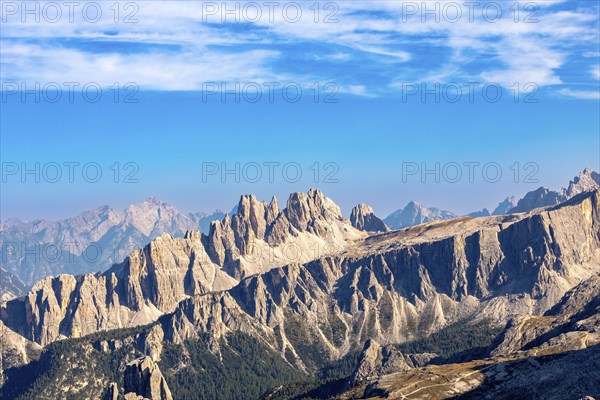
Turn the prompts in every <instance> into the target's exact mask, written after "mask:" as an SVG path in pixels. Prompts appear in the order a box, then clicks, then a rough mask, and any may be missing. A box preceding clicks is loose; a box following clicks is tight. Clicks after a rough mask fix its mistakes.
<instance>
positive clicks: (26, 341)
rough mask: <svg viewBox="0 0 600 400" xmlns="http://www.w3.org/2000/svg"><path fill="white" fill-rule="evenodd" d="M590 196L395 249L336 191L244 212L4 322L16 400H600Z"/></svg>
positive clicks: (36, 302)
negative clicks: (583, 399) (596, 399)
mask: <svg viewBox="0 0 600 400" xmlns="http://www.w3.org/2000/svg"><path fill="white" fill-rule="evenodd" d="M579 182H582V180H581V179H580V180H579ZM576 184H577V183H576ZM573 187H574V186H573ZM576 190H577V189H575V188H574V189H573V190H571V191H570V192H569V191H567V193H570V195H569V194H567V196H568V197H569V198H568V199H566V200H565V201H562V202H561V203H559V204H556V205H549V206H546V207H542V208H535V209H532V210H530V211H526V212H520V213H514V214H505V215H498V216H483V217H477V218H472V217H467V216H465V217H457V218H453V219H449V220H442V221H430V222H427V223H424V224H420V225H416V226H412V227H408V228H404V229H400V230H395V231H389V230H388V229H386V227H385V225H384V224H383V223H382V221H381V220H380V219H379V218H377V217H375V216H374V214H373V212H372V209H370V208H369V207H368V206H364V205H359V206H357V207H356V208H355V209H354V210H353V213H352V216H351V219H350V220H347V219H344V218H343V216H342V214H341V211H340V208H339V207H338V206H337V205H336V204H335V203H334V202H333V201H332V200H331V199H329V198H327V197H326V196H325V195H324V194H323V193H322V192H320V191H319V190H310V191H309V192H308V193H293V194H291V195H290V196H289V198H288V200H287V202H286V204H285V207H284V208H283V209H280V208H279V205H278V201H277V199H275V198H273V199H272V200H271V201H270V202H269V203H266V202H262V201H259V200H257V199H256V197H254V196H242V197H241V198H240V201H239V203H238V206H237V207H236V210H235V212H234V213H233V214H232V215H229V214H227V215H225V216H224V217H223V218H222V219H221V220H217V221H214V222H213V223H211V225H210V230H209V232H208V233H206V234H204V233H201V232H200V231H198V230H197V229H195V230H189V231H187V232H185V233H184V235H183V237H179V238H177V237H173V236H172V235H170V234H168V233H161V234H160V235H158V236H157V237H156V238H155V239H154V240H152V241H151V242H150V243H149V244H147V245H145V246H144V247H143V248H141V249H137V250H134V251H132V252H131V253H130V254H129V255H128V256H127V257H126V258H125V259H124V261H122V262H120V263H117V264H114V265H113V266H112V267H110V268H109V269H107V270H106V271H104V272H94V273H88V274H85V275H76V276H74V275H68V274H62V275H59V276H56V277H47V278H44V279H43V280H41V281H39V282H38V283H36V284H35V285H33V287H32V288H31V289H30V290H29V291H28V292H27V294H26V295H25V296H22V297H19V298H14V299H10V300H8V301H5V302H2V303H0V331H1V332H2V336H1V338H0V340H1V344H2V347H1V352H0V354H1V357H2V377H1V379H2V381H3V383H4V384H3V385H2V387H1V388H0V397H2V398H7V399H12V398H19V399H28V398H74V399H84V398H86V399H87V398H110V399H121V398H125V399H132V398H135V399H138V398H148V399H152V400H154V399H171V398H173V399H188V398H190V399H191V398H194V399H196V398H207V399H210V398H247V399H252V398H269V399H278V398H281V399H284V398H357V397H358V398H376V397H387V398H422V397H423V396H424V397H427V398H450V397H455V396H466V397H464V398H507V399H508V398H514V395H515V394H518V393H530V392H531V391H532V390H540V391H542V390H543V392H541V393H545V394H546V395H545V396H544V398H556V399H558V398H564V396H565V394H568V393H576V394H577V395H578V396H579V395H581V396H598V395H600V393H598V388H600V376H599V375H598V374H597V373H596V372H594V371H596V370H594V365H597V362H598V359H599V357H598V351H597V346H596V344H597V343H598V342H599V340H598V337H597V332H598V321H599V318H598V315H600V313H599V311H600V310H598V306H599V304H598V301H597V299H598V293H599V292H598V290H600V288H599V283H600V281H599V280H598V279H599V278H598V275H599V274H600V190H599V189H597V188H596V189H593V188H592V189H591V190H581V191H579V192H578V193H575V191H576ZM145 226H146V227H149V226H150V224H148V225H145ZM169 226H171V225H169ZM171 227H172V226H171ZM548 357H549V358H548ZM586 371H590V372H586ZM528 377H529V378H528ZM542 377H550V378H548V379H545V378H542ZM532 379H537V380H538V381H539V382H540V384H539V385H538V387H536V386H534V385H531V380H532ZM541 382H543V384H542V383H541ZM564 382H570V384H571V385H573V386H574V388H569V387H567V388H565V387H564ZM581 382H585V383H581ZM486 388H487V389H486ZM523 390H529V392H523ZM569 390H570V392H569ZM511 393H512V395H511ZM469 396H470V397H469ZM486 396H487V397H486ZM577 398H578V397H577Z"/></svg>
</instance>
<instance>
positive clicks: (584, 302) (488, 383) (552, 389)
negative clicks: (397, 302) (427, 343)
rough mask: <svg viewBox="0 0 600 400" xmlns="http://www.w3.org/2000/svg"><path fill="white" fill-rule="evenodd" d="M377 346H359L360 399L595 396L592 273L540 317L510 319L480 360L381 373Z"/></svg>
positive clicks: (595, 283)
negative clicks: (360, 353)
mask: <svg viewBox="0 0 600 400" xmlns="http://www.w3.org/2000/svg"><path fill="white" fill-rule="evenodd" d="M381 350H382V349H381V347H379V346H378V345H377V344H376V343H373V342H367V343H366V344H365V349H364V350H363V353H362V355H361V357H360V359H359V365H358V367H357V369H356V371H355V374H354V375H353V377H354V378H356V379H355V380H354V381H352V383H353V385H352V387H353V389H352V390H354V391H355V392H356V390H357V389H356V387H357V386H360V385H361V383H362V388H364V394H363V395H362V397H361V398H370V397H378V398H387V399H398V400H400V399H408V398H421V397H419V396H423V395H425V396H426V398H435V399H464V400H466V399H473V400H474V399H490V400H492V399H493V400H496V399H507V400H508V399H513V398H544V399H552V400H560V399H565V398H574V399H586V398H598V396H599V395H600V369H599V368H600V276H598V275H594V276H592V277H590V278H589V279H587V280H585V281H583V282H582V283H580V284H579V285H577V286H576V287H575V288H573V289H572V290H570V291H569V292H568V293H567V294H566V295H565V296H564V297H563V298H562V299H561V301H560V302H559V303H558V304H556V305H555V306H554V307H552V309H551V310H549V311H548V312H547V313H546V314H545V315H544V316H521V317H519V318H517V319H515V320H513V321H511V323H510V324H509V325H508V326H507V328H506V329H505V331H504V332H503V333H502V334H501V335H500V336H499V338H498V340H497V341H496V343H495V344H493V345H492V346H491V352H490V353H489V354H487V355H485V356H484V357H486V358H485V359H481V360H473V361H470V362H468V363H462V364H447V365H444V364H436V365H430V366H426V367H424V368H420V369H419V370H411V369H410V368H407V367H405V366H404V367H403V366H402V365H399V367H397V368H388V369H387V370H386V369H385V368H383V369H382V368H381V367H382V366H384V365H385V356H382V351H381ZM378 371H383V373H378ZM370 378H376V379H370ZM365 381H366V382H365ZM359 393H360V390H359ZM354 396H355V397H352V395H351V394H348V395H346V394H342V395H340V396H339V397H338V398H340V399H350V398H356V394H354ZM413 396H414V397H413ZM592 396H593V397H592Z"/></svg>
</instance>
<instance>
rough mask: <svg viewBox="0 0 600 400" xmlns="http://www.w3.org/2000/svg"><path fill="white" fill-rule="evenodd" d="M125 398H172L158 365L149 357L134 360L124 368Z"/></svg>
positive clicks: (150, 399) (171, 399)
mask: <svg viewBox="0 0 600 400" xmlns="http://www.w3.org/2000/svg"><path fill="white" fill-rule="evenodd" d="M124 387H125V399H126V400H130V399H131V400H135V399H148V400H173V397H172V396H171V391H170V390H169V387H168V386H167V382H166V381H165V378H163V375H162V373H161V372H160V369H159V368H158V366H157V365H156V364H155V363H154V361H152V359H151V358H150V357H143V358H140V359H138V360H135V361H133V362H131V363H130V364H128V365H127V367H126V368H125V379H124Z"/></svg>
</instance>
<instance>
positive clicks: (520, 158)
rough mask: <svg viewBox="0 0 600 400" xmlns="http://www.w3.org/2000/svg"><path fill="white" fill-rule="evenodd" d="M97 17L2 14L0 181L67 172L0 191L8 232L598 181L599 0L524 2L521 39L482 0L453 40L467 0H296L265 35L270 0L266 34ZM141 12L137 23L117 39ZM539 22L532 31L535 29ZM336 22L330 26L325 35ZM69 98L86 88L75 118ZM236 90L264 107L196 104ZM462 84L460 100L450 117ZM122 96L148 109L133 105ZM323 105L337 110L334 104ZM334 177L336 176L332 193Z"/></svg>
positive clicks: (449, 201)
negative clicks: (172, 213)
mask: <svg viewBox="0 0 600 400" xmlns="http://www.w3.org/2000/svg"><path fill="white" fill-rule="evenodd" d="M42 4H43V3H42ZM99 4H101V5H102V11H103V14H102V15H103V17H102V18H100V19H99V20H98V21H97V22H96V23H90V22H89V21H86V20H85V19H84V18H82V17H81V14H78V13H77V12H75V14H74V18H73V22H70V21H69V20H68V18H67V16H66V14H65V11H66V10H62V11H63V17H62V18H61V19H60V20H59V21H58V22H57V23H49V22H48V19H50V18H51V17H52V15H51V14H45V15H44V14H42V16H41V20H40V22H39V23H36V22H35V21H33V20H32V18H31V16H27V17H28V18H29V19H28V20H26V21H25V23H23V22H22V21H21V17H22V16H23V15H22V10H14V9H7V8H6V7H5V5H3V6H2V7H3V15H2V18H5V19H6V20H3V21H2V22H3V26H2V32H1V49H2V50H1V51H2V57H1V61H0V64H1V68H2V74H1V75H2V89H3V92H2V95H3V97H2V100H1V101H2V103H1V106H2V111H1V121H0V128H1V129H2V135H1V147H2V149H1V156H2V163H3V172H4V174H5V175H6V173H7V168H11V167H12V166H14V165H17V166H18V167H19V168H21V167H22V166H26V167H28V168H35V165H36V163H40V168H43V167H44V166H48V165H50V164H49V163H53V162H55V163H58V164H59V165H61V166H62V172H63V179H60V180H59V181H58V182H56V183H52V182H49V181H48V180H45V179H44V177H42V178H41V179H40V182H39V183H37V182H35V180H34V179H33V176H32V175H28V176H26V177H25V178H26V179H24V180H23V179H21V177H20V176H19V173H17V174H16V175H6V176H4V178H5V179H4V181H3V183H2V192H1V193H0V196H1V206H2V207H1V211H2V216H1V218H2V219H6V218H10V217H21V218H26V219H32V218H42V217H43V218H59V217H64V216H68V215H73V214H75V213H77V212H80V211H83V210H85V209H89V208H93V207H96V206H99V205H102V204H109V205H112V206H114V207H117V208H123V207H124V206H125V205H127V204H130V203H134V202H139V201H141V200H143V199H145V198H147V197H149V196H152V195H155V196H158V197H160V198H161V199H163V200H165V201H168V202H171V203H173V204H175V205H176V206H178V207H179V208H180V209H182V210H184V211H199V210H207V211H208V210H212V209H214V208H222V209H228V208H230V207H231V206H232V205H233V204H235V203H236V202H237V199H238V197H239V195H240V194H242V193H255V194H257V195H258V196H259V197H260V198H263V199H269V198H270V197H271V195H277V196H278V197H279V198H280V199H282V198H286V197H287V194H288V193H289V192H292V191H300V190H301V191H304V190H307V189H308V188H309V187H313V186H317V187H320V188H321V189H322V190H323V191H324V192H325V193H326V194H327V195H328V196H330V197H332V198H333V199H334V200H335V201H336V202H338V204H340V205H341V206H342V208H343V210H344V211H345V213H346V214H347V213H348V212H349V209H350V208H351V207H352V206H353V205H354V204H356V203H358V202H366V203H369V204H371V205H372V206H373V207H374V208H375V211H376V212H377V213H378V214H381V215H384V216H385V215H387V214H388V213H389V212H391V211H393V210H395V209H397V208H399V207H402V206H404V205H405V204H406V202H408V201H409V200H415V201H419V202H422V203H425V204H428V205H431V206H436V207H439V208H444V209H449V210H451V211H454V212H457V213H467V212H470V211H474V210H477V209H481V208H482V207H488V208H493V207H494V206H495V205H496V204H497V203H498V202H499V201H501V200H502V199H503V198H504V197H506V196H507V195H512V194H514V195H517V196H520V195H522V194H524V193H525V192H527V191H528V190H532V189H535V188H537V187H539V186H542V185H543V186H547V187H551V188H555V189H558V188H560V187H561V186H565V185H567V184H568V181H569V179H571V178H572V177H573V176H574V175H576V174H577V173H578V172H579V171H580V170H581V169H583V168H584V167H586V166H590V167H593V168H595V169H599V163H600V155H599V152H600V138H599V132H600V122H599V121H600V99H599V93H600V92H599V84H600V80H599V79H600V70H599V68H600V67H599V64H600V48H599V37H598V29H599V27H598V15H599V7H598V3H597V2H583V1H581V2H571V1H570V2H566V1H565V2H562V1H544V2H532V4H533V8H529V9H524V8H523V9H521V10H520V13H519V21H518V22H515V14H514V10H511V9H509V7H510V6H511V5H513V2H481V6H480V8H476V9H475V10H474V14H473V15H474V18H473V21H470V20H469V18H468V16H467V15H463V16H462V17H461V18H460V19H458V20H457V21H456V22H454V23H453V22H451V21H450V18H451V15H450V14H443V12H444V11H443V10H450V8H448V7H452V4H458V5H461V4H463V3H462V2H457V3H455V2H447V1H446V2H437V3H436V2H429V3H428V4H433V5H431V7H435V4H438V7H439V8H438V10H439V13H438V15H439V18H440V22H436V21H435V20H434V16H432V15H424V13H423V10H415V9H414V8H411V7H412V6H413V5H415V4H416V5H417V6H418V7H420V4H421V2H416V3H410V2H404V3H403V2H392V1H386V2H381V1H364V2H363V1H352V2H350V1H343V2H334V3H332V4H333V5H329V6H327V7H328V8H327V9H325V5H326V4H327V2H320V3H318V4H319V7H320V13H319V17H318V22H315V21H314V17H315V15H314V9H309V7H310V6H312V5H313V2H303V3H301V5H302V12H303V14H302V18H300V20H299V21H298V22H296V23H291V22H289V20H290V18H289V17H290V15H289V14H288V15H287V19H288V20H286V18H283V15H282V14H281V10H280V9H276V10H275V11H274V13H273V20H272V21H271V20H269V18H268V15H267V12H266V11H267V8H266V7H265V6H264V3H262V2H257V3H255V4H258V5H259V6H260V5H263V7H262V11H263V15H262V17H261V18H259V19H258V21H256V22H249V21H248V20H247V19H248V18H244V17H243V16H238V21H237V22H235V21H231V16H230V20H228V22H225V23H223V22H222V18H223V16H222V15H221V14H219V13H218V12H222V11H223V10H222V9H220V10H217V11H218V12H214V13H213V12H212V11H215V10H214V9H210V10H211V13H208V10H209V9H207V8H206V7H207V5H208V4H209V3H206V2H205V3H201V2H189V1H186V2H183V1H152V2H137V3H134V4H135V7H134V8H129V9H125V5H126V4H127V2H123V3H119V7H121V8H122V9H120V14H119V22H117V23H115V21H114V15H113V14H112V13H113V10H112V9H109V7H110V6H111V5H112V4H113V2H99ZM210 4H217V5H221V2H218V3H210ZM240 4H241V6H240V7H243V5H244V4H245V3H244V2H240ZM280 4H281V7H283V6H284V5H286V4H291V3H286V2H281V3H280ZM520 4H521V6H522V7H524V4H525V3H520ZM496 5H502V7H503V8H502V17H501V18H498V20H497V21H496V22H493V23H492V22H490V20H489V19H490V18H489V17H490V15H491V16H492V17H493V16H494V14H493V13H491V14H486V16H487V17H488V20H486V19H485V18H484V17H483V14H482V12H483V7H487V8H486V9H488V10H492V11H493V10H495V8H494V7H496ZM228 6H229V7H231V8H233V7H235V5H234V4H233V3H230V4H229V5H228ZM128 7H131V6H128ZM445 7H446V8H445ZM40 10H41V9H40ZM131 11H135V16H134V18H136V19H137V20H138V22H137V23H127V24H126V23H123V21H122V20H123V18H124V16H125V15H127V14H128V13H130V12H131ZM238 11H240V9H238ZM292 11H293V10H292ZM461 11H462V12H463V13H466V12H467V9H466V7H464V6H462V8H461ZM532 11H533V12H534V15H533V16H532V17H531V18H535V19H537V22H533V23H525V22H524V21H523V19H524V18H525V17H526V16H527V15H528V14H530V13H531V12H532ZM40 12H42V11H40ZM48 12H50V11H48ZM332 12H333V13H334V15H335V17H334V18H336V19H337V20H338V21H337V22H335V23H325V22H324V21H323V19H324V18H325V16H327V15H329V14H331V13H332ZM209 14H210V15H209ZM246 17H247V16H246ZM424 17H425V18H426V20H425V22H423V19H422V18H424ZM36 82H38V83H39V84H40V88H43V87H46V88H49V90H48V91H47V92H43V90H41V91H38V93H39V95H40V101H39V102H36V101H35V100H36V99H35V95H34V94H28V95H25V96H24V97H23V96H22V93H21V92H20V90H21V87H22V85H24V86H23V87H24V88H26V89H28V90H31V89H34V88H35V84H36ZM66 82H75V83H78V84H79V86H78V88H77V89H76V90H75V91H74V94H73V101H70V100H69V98H68V91H67V87H66V86H65V83H66ZM267 82H276V83H278V84H279V85H280V86H279V87H282V86H284V85H290V86H293V87H300V88H302V97H301V98H300V100H299V101H298V102H296V103H290V102H287V101H286V100H285V97H284V95H283V94H282V92H281V91H280V90H279V87H278V89H276V90H275V91H274V97H273V99H272V100H271V101H270V100H269V99H268V97H269V96H268V89H266V86H265V85H266V84H267ZM315 82H317V83H318V87H319V88H320V92H319V97H318V100H319V101H318V102H315V99H314V95H315V90H314V88H315V86H314V84H315ZM469 82H470V83H471V84H473V85H477V86H476V87H475V89H474V90H473V96H474V97H473V100H472V101H470V99H469V98H468V94H467V93H466V92H465V91H464V90H466V89H464V85H465V84H467V83H469ZM91 83H93V85H94V86H97V87H99V88H101V89H102V94H103V95H102V98H101V99H100V100H99V101H98V102H95V103H91V102H89V101H85V99H84V97H83V96H82V94H81V91H80V89H79V88H81V87H82V86H84V85H90V84H91ZM115 83H118V85H119V86H118V87H119V88H120V90H119V94H120V97H119V100H118V101H115V99H114V97H113V95H114V93H115V90H111V88H112V89H114V88H115V86H114V85H115ZM127 83H133V84H134V85H135V87H136V88H137V89H138V90H137V91H136V92H135V93H134V92H133V91H132V87H125V84H127ZM236 83H237V84H239V87H240V88H242V89H244V88H246V89H247V90H249V91H248V92H246V95H248V96H251V95H252V94H253V93H254V92H252V90H254V89H255V88H256V87H261V88H262V93H263V96H262V98H261V99H260V100H259V101H258V102H256V103H251V102H249V101H247V100H246V98H245V97H241V100H240V102H239V103H236V101H235V94H228V95H227V96H226V97H225V101H223V100H222V98H221V96H220V95H219V94H218V93H212V92H211V94H206V93H204V97H203V93H202V89H203V88H204V89H206V88H208V87H210V88H214V87H215V86H214V85H215V84H216V85H217V86H218V85H221V84H225V85H226V87H227V88H228V89H230V90H231V89H233V90H234V91H235V88H236ZM515 83H516V84H517V86H516V87H518V89H519V95H518V96H516V99H517V100H518V101H515V90H516V89H515ZM207 84H208V85H213V86H206V85H207ZM436 84H437V85H439V86H438V88H439V89H436V90H434V91H435V92H436V93H437V94H439V97H440V100H439V101H436V96H435V94H429V95H427V96H426V97H425V98H423V97H422V96H421V95H422V89H423V88H428V89H429V90H432V89H435V88H436ZM53 85H58V86H59V87H61V90H62V97H61V99H60V100H59V101H57V102H56V103H52V102H50V101H48V99H49V98H53V94H52V93H53V90H54V89H55V88H56V86H53ZM326 85H329V86H326ZM423 85H425V86H423ZM457 85H459V86H461V87H463V97H462V98H461V99H460V100H459V101H457V102H456V103H453V102H451V101H450V100H449V99H450V98H454V97H453V90H455V88H456V87H457ZM485 85H488V87H489V91H488V92H487V94H488V95H489V94H490V93H492V96H493V95H494V93H495V91H496V90H500V91H501V93H502V98H501V99H500V100H499V101H497V102H491V101H490V100H489V99H488V100H487V101H486V98H485V96H484V93H483V91H482V88H483V87H485ZM410 90H412V91H413V92H410ZM414 91H416V93H414ZM408 93H414V94H410V95H409V94H408ZM292 94H293V93H292ZM126 95H131V96H132V97H131V98H133V99H135V100H137V103H125V102H124V99H125V97H124V96H126ZM327 95H330V96H331V97H330V99H333V100H336V101H337V102H335V103H327V102H324V100H325V99H326V98H327ZM444 95H445V96H444ZM527 99H529V100H535V101H536V102H534V103H527V102H525V100H527ZM71 161H72V162H78V163H80V165H84V164H86V163H97V165H99V166H100V168H101V170H102V172H103V175H102V178H101V179H99V181H98V182H94V183H92V182H87V181H86V180H85V179H82V178H81V176H79V175H77V173H78V172H79V173H80V171H77V170H76V175H75V179H74V182H72V183H71V182H68V179H66V176H65V175H64V174H65V173H66V172H67V169H66V167H65V166H64V163H65V162H71ZM129 162H131V163H134V164H135V166H136V167H135V168H136V171H137V172H136V173H135V176H134V178H135V179H137V180H138V182H137V183H135V182H132V183H125V182H123V180H124V177H125V174H126V173H128V172H133V171H134V167H132V166H131V165H129V167H128V169H125V167H124V166H125V165H126V164H127V163H129ZM269 162H278V163H280V166H283V165H285V164H287V163H296V164H294V165H296V166H299V167H300V168H301V170H302V178H301V179H300V180H299V181H298V182H291V181H292V179H289V177H288V179H286V178H285V177H283V176H282V175H281V169H280V168H279V167H277V168H275V176H274V182H269V181H268V179H267V178H266V176H265V174H266V173H267V171H268V170H267V167H265V166H264V163H269ZM471 162H475V163H479V167H476V169H475V177H474V180H473V182H469V180H468V179H467V177H466V175H465V173H466V172H467V168H466V167H464V164H465V163H471ZM115 163H118V165H119V169H120V175H119V177H118V179H117V180H118V182H117V183H115V182H114V168H115V167H114V165H115ZM203 163H217V165H219V166H222V165H226V166H228V167H229V168H234V166H235V165H236V163H239V164H240V166H241V167H240V168H243V167H244V166H251V165H254V164H251V163H257V164H259V165H261V166H262V172H263V179H260V180H259V181H258V182H255V183H254V182H249V181H248V180H246V181H245V182H244V179H240V182H235V180H234V179H232V177H231V175H230V176H226V178H227V179H226V181H225V182H224V183H223V182H221V179H220V178H218V177H217V176H209V177H207V179H205V182H203V179H202V165H203ZM315 163H317V164H315ZM328 163H332V164H328ZM407 163H416V164H417V165H419V167H421V166H425V167H427V168H435V166H436V163H439V165H440V170H441V169H443V168H444V166H448V168H450V169H449V171H450V170H451V169H452V168H451V167H450V166H451V165H455V164H453V163H456V164H458V165H460V166H462V167H461V168H462V169H461V171H462V172H463V178H462V179H459V180H458V182H455V183H452V182H450V181H449V180H446V181H444V179H443V177H442V179H440V181H439V182H436V181H435V177H433V176H432V175H427V176H425V178H426V179H424V181H425V182H422V181H423V179H421V178H420V177H419V175H418V174H417V175H415V176H408V177H406V179H403V178H402V171H403V168H405V169H406V168H407V165H408V164H407ZM490 163H496V164H494V165H497V166H499V167H500V168H501V170H502V177H501V178H500V179H499V180H498V181H497V182H490V179H486V178H485V177H482V175H481V168H482V167H483V165H486V164H490ZM515 163H518V167H519V170H520V172H521V173H520V174H519V176H518V179H516V180H517V182H515V175H514V168H515ZM527 163H535V166H536V167H535V174H534V176H533V179H529V180H526V179H525V177H526V175H527V172H532V171H534V167H531V166H530V168H528V169H526V168H525V165H526V164H527ZM204 165H205V168H206V164H204ZM211 165H214V164H211ZM411 165H414V164H411ZM111 166H113V167H112V168H113V169H111ZM317 166H318V168H317ZM511 166H513V169H511ZM48 168H49V169H48V171H50V169H51V167H48ZM249 168H250V167H249ZM315 169H318V170H319V171H320V174H319V179H317V181H316V182H315V179H314V178H315V176H314V171H315ZM249 171H250V170H249ZM19 172H20V171H19ZM328 173H334V174H333V176H332V177H331V178H333V179H329V181H327V180H325V179H324V178H325V177H326V175H327V174H328ZM488 178H489V177H488ZM336 179H337V182H335V180H336ZM536 180H537V182H536Z"/></svg>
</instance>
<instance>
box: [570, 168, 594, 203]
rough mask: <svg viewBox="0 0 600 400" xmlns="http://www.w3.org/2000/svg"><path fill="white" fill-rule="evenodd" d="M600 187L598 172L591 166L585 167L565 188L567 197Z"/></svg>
mask: <svg viewBox="0 0 600 400" xmlns="http://www.w3.org/2000/svg"><path fill="white" fill-rule="evenodd" d="M599 187H600V174H598V173H597V172H595V171H593V170H592V169H591V168H589V167H588V168H586V169H584V170H583V171H582V172H580V173H579V175H578V176H576V177H575V178H573V180H572V181H570V182H569V186H568V188H567V190H566V192H567V197H569V198H570V197H573V196H575V195H577V194H579V193H582V192H587V191H589V190H594V189H597V188H599Z"/></svg>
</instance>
